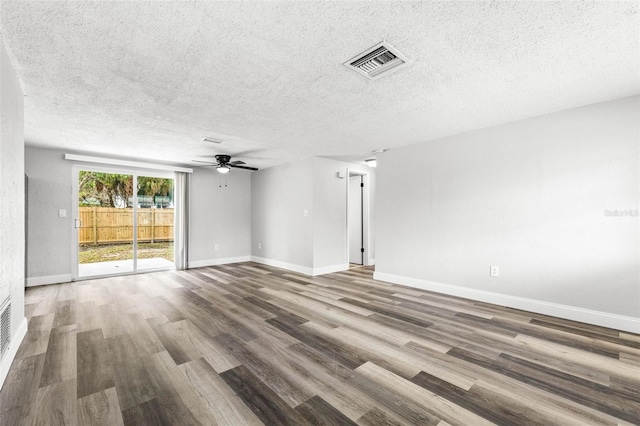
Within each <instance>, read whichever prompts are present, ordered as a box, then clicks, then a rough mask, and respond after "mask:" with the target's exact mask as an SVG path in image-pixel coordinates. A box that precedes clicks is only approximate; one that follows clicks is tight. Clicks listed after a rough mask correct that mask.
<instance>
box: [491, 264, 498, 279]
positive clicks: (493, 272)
mask: <svg viewBox="0 0 640 426" xmlns="http://www.w3.org/2000/svg"><path fill="white" fill-rule="evenodd" d="M489 273H490V274H491V276H492V277H499V276H500V268H498V267H497V266H490V267H489Z"/></svg>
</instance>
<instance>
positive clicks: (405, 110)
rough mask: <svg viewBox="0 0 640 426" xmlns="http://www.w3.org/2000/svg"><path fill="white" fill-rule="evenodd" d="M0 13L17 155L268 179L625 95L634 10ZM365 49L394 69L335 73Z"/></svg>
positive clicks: (509, 6) (492, 7)
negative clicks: (89, 158) (127, 160)
mask: <svg viewBox="0 0 640 426" xmlns="http://www.w3.org/2000/svg"><path fill="white" fill-rule="evenodd" d="M1 7H2V9H1V12H2V14H1V15H2V21H1V24H2V26H1V28H2V34H3V38H4V40H5V43H6V44H7V47H8V50H9V52H10V55H11V57H12V61H13V63H14V67H15V68H16V71H17V74H18V77H19V78H20V79H21V81H22V82H23V84H24V89H25V95H26V98H25V137H26V143H27V144H29V145H36V146H47V147H58V148H63V149H66V150H69V151H88V152H94V153H102V154H110V155H126V156H129V157H136V158H140V159H152V160H164V161H172V162H182V163H188V162H189V161H190V160H192V159H203V158H204V157H205V156H208V155H213V154H219V153H230V154H236V153H246V154H245V155H241V156H240V157H239V158H242V159H244V160H245V161H247V162H250V163H251V165H254V166H258V167H268V166H271V165H275V164H279V163H283V162H287V161H293V160H297V159H300V158H304V157H309V156H314V155H324V156H339V155H361V156H365V155H366V154H367V153H369V152H370V151H371V150H373V149H376V148H381V147H384V148H393V147H398V146H402V145H407V144H411V143H417V142H423V141H427V140H431V139H434V138H439V137H442V136H447V135H453V134H459V133H462V132H468V131H471V130H475V129H479V128H483V127H487V126H493V125H497V124H503V123H506V122H510V121H514V120H520V119H524V118H528V117H532V116H537V115H543V114H548V113H551V112H555V111H560V110H565V109H569V108H574V107H578V106H582V105H588V104H592V103H597V102H602V101H607V100H611V99H616V98H621V97H626V96H632V95H635V94H638V93H639V92H640V76H639V72H638V70H639V69H640V63H639V56H640V53H639V52H640V47H639V42H638V39H639V34H640V31H639V29H640V28H639V13H638V3H637V2H538V1H536V2H404V1H398V2H380V3H377V2H205V1H196V2H172V1H166V2H7V1H3V2H2V3H1ZM382 40H386V41H388V42H390V43H391V44H392V45H394V46H395V47H396V48H398V49H399V50H400V51H401V52H402V53H403V54H405V55H406V56H407V57H408V58H409V60H410V61H411V63H410V64H409V65H408V66H406V67H404V68H402V69H400V70H398V71H397V72H394V73H390V74H389V75H386V76H384V77H381V78H380V79H378V80H376V81H370V80H367V79H366V78H364V77H362V76H360V75H358V74H357V73H355V72H353V71H351V70H349V69H347V68H346V67H344V66H343V65H342V63H343V62H344V61H346V60H347V59H349V58H351V57H353V56H354V55H356V54H358V53H360V52H362V51H364V50H365V49H367V48H369V47H371V46H373V45H374V44H376V43H378V42H380V41H382ZM206 136H211V137H215V138H221V139H223V140H225V143H224V144H223V145H211V144H206V143H203V142H201V140H202V138H203V137H206ZM362 158H364V157H362Z"/></svg>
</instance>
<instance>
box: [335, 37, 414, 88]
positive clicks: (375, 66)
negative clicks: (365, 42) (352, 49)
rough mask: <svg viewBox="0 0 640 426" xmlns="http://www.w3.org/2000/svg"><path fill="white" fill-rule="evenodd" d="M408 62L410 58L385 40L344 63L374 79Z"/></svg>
mask: <svg viewBox="0 0 640 426" xmlns="http://www.w3.org/2000/svg"><path fill="white" fill-rule="evenodd" d="M408 62H409V60H408V59H407V58H406V57H405V56H404V55H403V54H402V53H400V52H398V50H397V49H395V48H394V47H393V46H391V45H390V44H389V43H387V42H384V41H383V42H382V43H379V44H376V45H375V46H373V47H372V48H370V49H368V50H367V51H365V52H363V53H361V54H359V55H358V56H356V57H354V58H351V59H349V60H348V61H347V62H345V63H344V65H345V66H347V67H348V68H351V69H352V70H354V71H356V72H358V73H360V74H362V75H364V76H365V77H367V78H370V79H372V80H373V79H375V78H378V77H380V76H381V75H382V74H384V73H386V72H387V71H390V70H392V69H397V68H399V67H401V66H403V65H406V64H407V63H408Z"/></svg>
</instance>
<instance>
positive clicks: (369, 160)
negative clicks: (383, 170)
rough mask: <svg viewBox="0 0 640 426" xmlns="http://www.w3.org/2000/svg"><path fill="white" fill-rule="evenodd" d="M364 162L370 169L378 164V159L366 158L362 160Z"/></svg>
mask: <svg viewBox="0 0 640 426" xmlns="http://www.w3.org/2000/svg"><path fill="white" fill-rule="evenodd" d="M364 162H365V163H367V166H369V167H371V168H372V169H375V168H376V166H377V165H378V160H376V159H375V158H367V159H366V160H364Z"/></svg>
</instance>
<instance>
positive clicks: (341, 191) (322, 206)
mask: <svg viewBox="0 0 640 426" xmlns="http://www.w3.org/2000/svg"><path fill="white" fill-rule="evenodd" d="M312 164H313V210H314V215H313V268H314V269H318V270H319V271H320V272H322V269H321V268H334V269H335V268H339V267H340V266H343V267H344V269H346V268H347V267H348V263H349V260H348V257H347V256H348V254H347V191H348V184H349V179H341V178H338V172H343V173H346V172H347V170H346V168H347V164H345V163H341V162H339V161H334V160H328V159H326V158H312Z"/></svg>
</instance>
